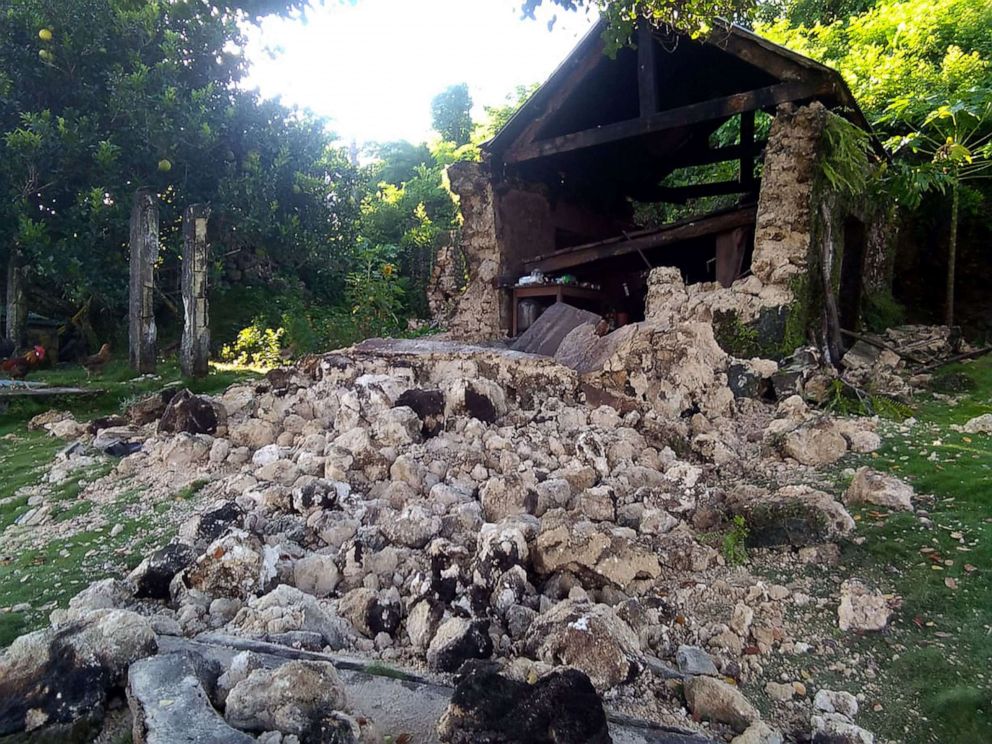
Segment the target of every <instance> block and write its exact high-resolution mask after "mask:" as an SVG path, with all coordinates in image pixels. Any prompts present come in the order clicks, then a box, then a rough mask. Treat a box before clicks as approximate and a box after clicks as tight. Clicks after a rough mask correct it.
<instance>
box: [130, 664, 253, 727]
mask: <svg viewBox="0 0 992 744" xmlns="http://www.w3.org/2000/svg"><path fill="white" fill-rule="evenodd" d="M204 663H205V662H204V661H203V659H202V658H197V657H194V656H193V655H192V654H189V653H172V654H164V655H161V656H152V657H150V658H147V659H142V660H141V661H138V662H135V663H134V664H132V665H131V668H130V669H129V670H128V684H127V700H128V706H129V707H130V709H131V716H132V718H133V728H132V738H133V740H134V742H135V744H176V743H177V742H211V743H213V742H216V744H250V743H251V742H254V741H255V739H254V737H251V736H249V735H248V734H245V733H243V732H241V731H238V730H237V729H234V728H232V727H231V726H230V725H228V724H227V723H225V721H224V719H223V718H222V717H221V716H220V714H219V713H218V712H217V711H216V710H214V708H213V706H212V705H211V704H210V700H209V698H208V696H207V692H206V690H205V689H204V685H203V683H202V682H201V679H200V673H198V671H199V670H198V669H197V667H198V666H202V665H203V664H204Z"/></svg>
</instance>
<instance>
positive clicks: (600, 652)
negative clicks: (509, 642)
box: [524, 600, 640, 690]
mask: <svg viewBox="0 0 992 744" xmlns="http://www.w3.org/2000/svg"><path fill="white" fill-rule="evenodd" d="M524 648H525V649H526V652H527V653H528V655H530V656H531V657H533V658H536V659H539V660H541V661H543V662H545V663H547V664H552V665H556V666H557V665H565V666H572V667H575V668H577V669H580V670H582V671H583V672H585V673H586V674H587V675H589V679H591V680H592V683H593V684H594V685H595V686H596V688H597V689H599V690H605V689H608V688H610V687H616V686H617V685H619V684H622V683H624V682H627V681H629V680H630V679H631V678H633V677H634V676H635V675H636V674H637V672H638V670H639V666H638V663H637V659H638V658H639V657H640V643H639V641H638V639H637V635H636V634H635V633H634V631H633V630H631V628H630V626H629V625H627V624H626V623H625V622H624V621H623V620H621V619H620V618H619V617H617V615H616V613H615V612H613V610H612V609H611V608H610V607H608V606H607V605H602V604H590V603H589V602H587V601H582V600H565V601H563V602H559V603H558V604H557V605H555V606H554V607H552V608H551V609H550V610H548V611H547V612H543V613H541V614H540V615H538V616H537V617H536V618H535V619H534V621H533V622H532V623H531V625H530V627H529V628H528V630H527V635H526V637H525V639H524Z"/></svg>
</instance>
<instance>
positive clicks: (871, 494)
mask: <svg viewBox="0 0 992 744" xmlns="http://www.w3.org/2000/svg"><path fill="white" fill-rule="evenodd" d="M844 503H845V504H874V505H875V506H884V507H886V508H888V509H895V510H898V511H912V510H913V487H912V486H911V485H909V484H908V483H906V482H905V481H903V480H900V479H899V478H896V477H895V476H893V475H886V474H885V473H879V472H878V471H877V470H872V469H871V468H868V467H863V468H858V471H857V472H856V473H855V474H854V480H853V481H851V485H850V486H848V488H847V490H846V491H845V492H844Z"/></svg>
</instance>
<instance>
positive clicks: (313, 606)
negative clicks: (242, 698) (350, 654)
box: [229, 584, 352, 650]
mask: <svg viewBox="0 0 992 744" xmlns="http://www.w3.org/2000/svg"><path fill="white" fill-rule="evenodd" d="M229 627H230V629H231V630H233V631H235V632H236V634H237V635H247V636H254V637H259V636H261V637H267V636H275V635H279V634H283V633H290V632H293V631H306V632H311V633H318V634H319V635H320V637H322V638H323V639H324V643H326V644H327V645H328V646H330V647H331V648H332V649H335V650H339V649H342V648H345V647H346V646H347V645H348V642H349V640H350V638H351V637H352V629H351V625H350V624H349V623H348V621H347V620H345V619H344V618H341V617H338V616H337V615H336V614H335V613H334V612H333V610H332V609H331V607H330V606H329V605H328V604H326V603H322V602H320V601H319V600H318V599H317V598H316V597H314V596H313V595H310V594H304V593H303V592H301V591H300V590H299V589H297V588H296V587H293V586H289V585H287V584H280V585H279V586H277V587H276V588H275V589H273V590H272V591H271V592H269V593H268V594H264V595H262V596H261V597H249V598H248V602H247V604H246V606H245V607H243V608H241V609H240V610H239V612H238V614H237V615H236V616H235V617H234V619H233V620H231V622H230V623H229Z"/></svg>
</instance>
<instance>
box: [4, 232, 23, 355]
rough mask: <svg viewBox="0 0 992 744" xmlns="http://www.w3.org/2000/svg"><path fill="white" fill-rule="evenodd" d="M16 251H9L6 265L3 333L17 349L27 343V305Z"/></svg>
mask: <svg viewBox="0 0 992 744" xmlns="http://www.w3.org/2000/svg"><path fill="white" fill-rule="evenodd" d="M20 259H21V257H20V254H19V253H18V251H17V250H16V249H11V252H10V261H9V262H8V263H7V310H6V315H7V319H6V328H5V329H4V332H5V334H6V336H7V338H9V339H10V340H11V341H13V342H14V343H15V344H17V346H18V347H21V346H25V345H27V342H28V334H27V331H28V305H27V298H26V297H25V294H24V267H23V266H22V265H21V260H20Z"/></svg>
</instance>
